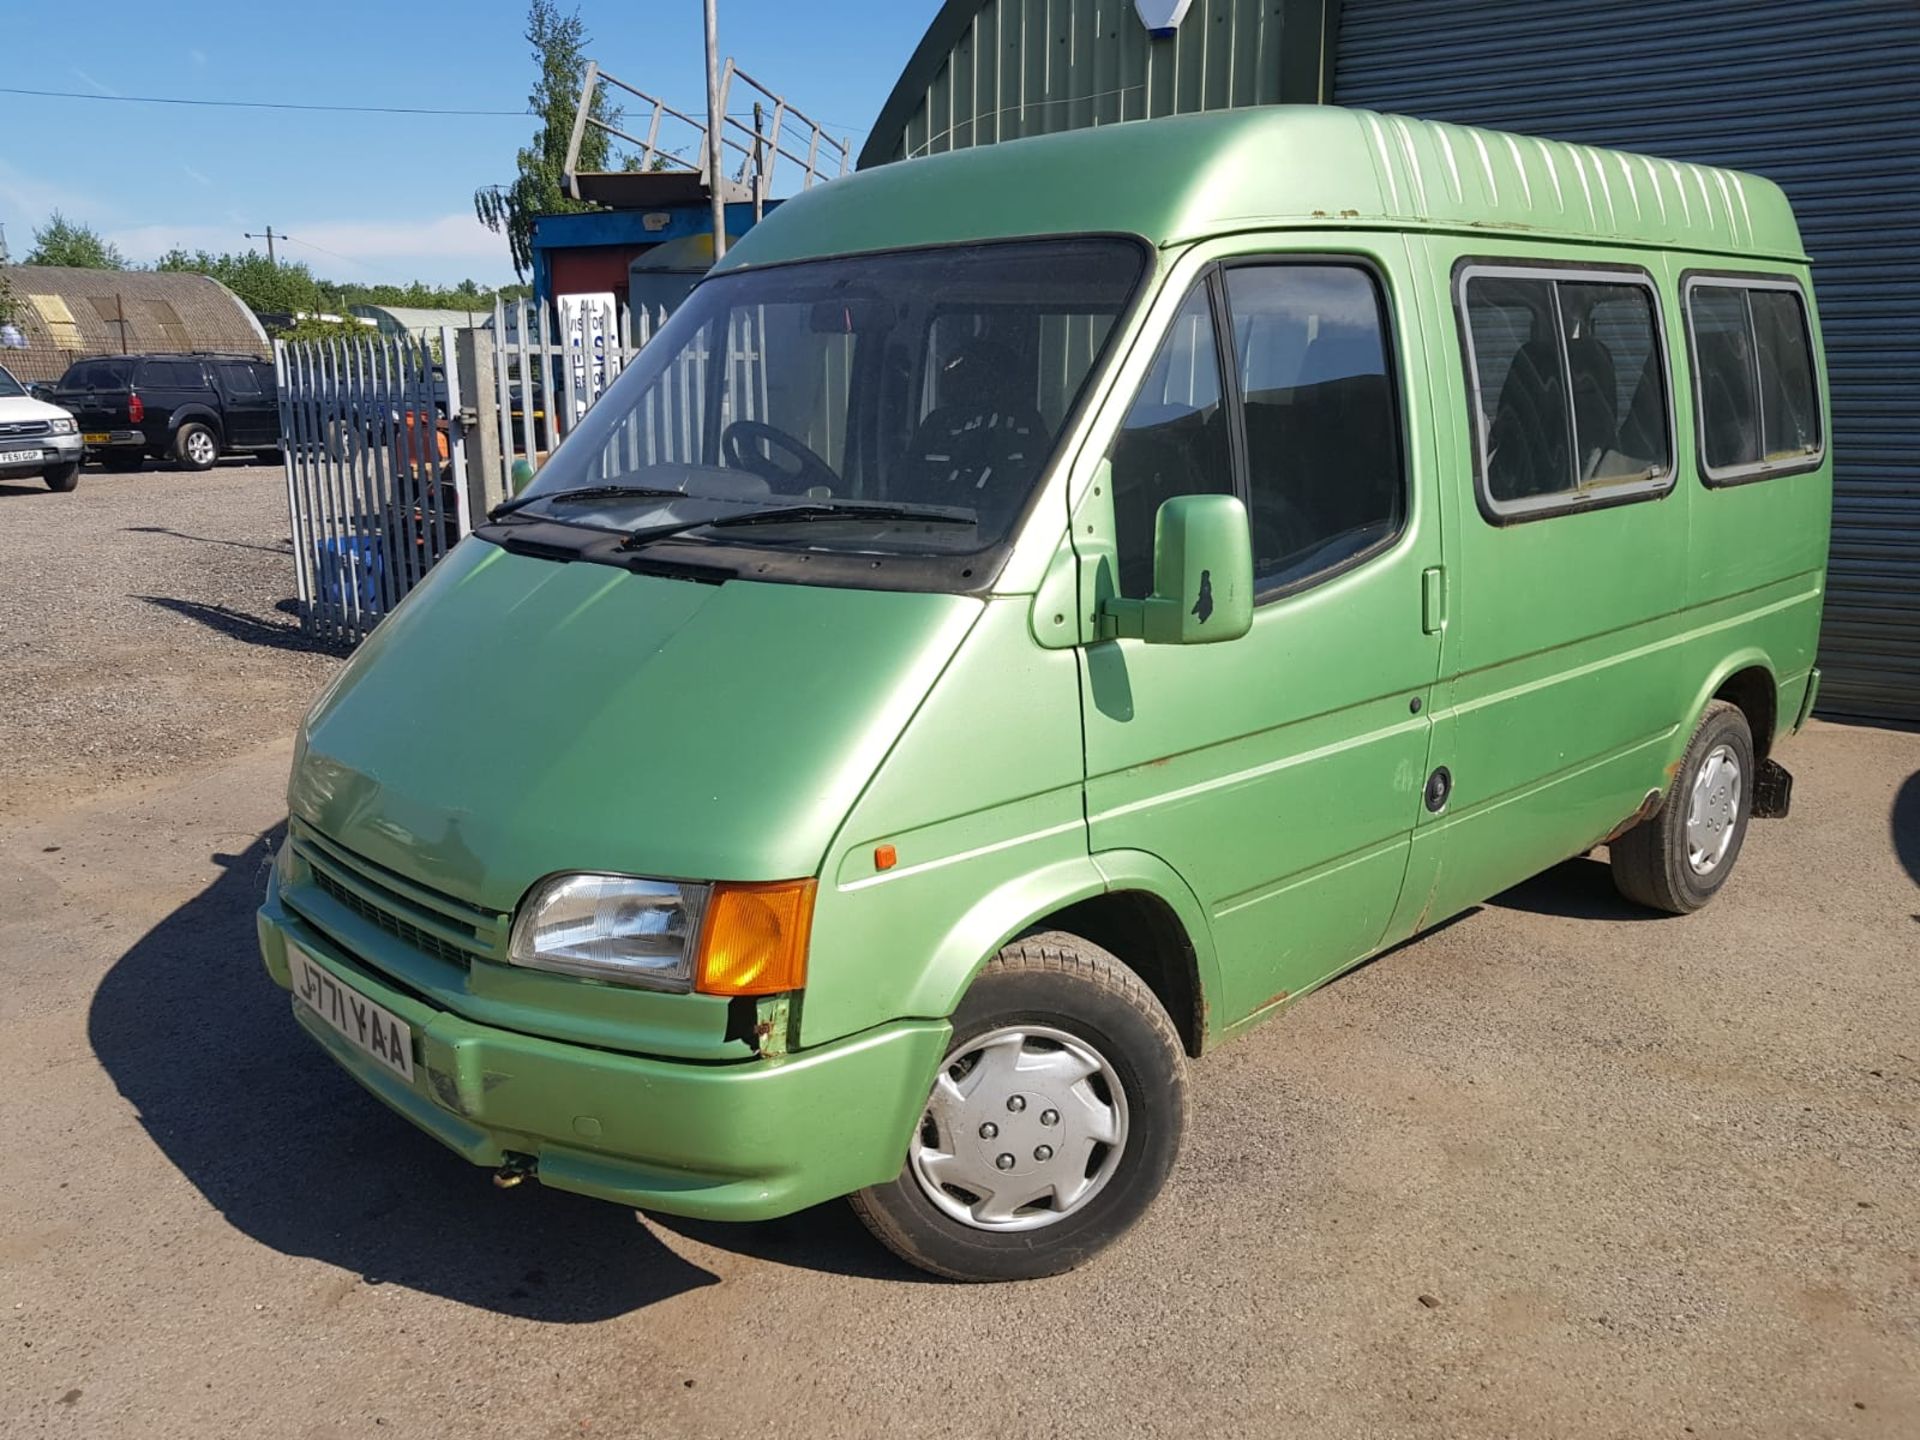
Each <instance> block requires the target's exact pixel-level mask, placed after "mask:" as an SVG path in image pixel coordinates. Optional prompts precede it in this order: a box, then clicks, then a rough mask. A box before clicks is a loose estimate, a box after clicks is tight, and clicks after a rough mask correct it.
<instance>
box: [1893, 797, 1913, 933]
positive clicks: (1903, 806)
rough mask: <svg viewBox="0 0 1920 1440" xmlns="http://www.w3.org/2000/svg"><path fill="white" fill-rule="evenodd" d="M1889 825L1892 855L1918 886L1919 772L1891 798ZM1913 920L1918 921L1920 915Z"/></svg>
mask: <svg viewBox="0 0 1920 1440" xmlns="http://www.w3.org/2000/svg"><path fill="white" fill-rule="evenodd" d="M1891 823H1892V826H1893V853H1894V854H1896V855H1898V856H1899V857H1900V864H1901V866H1902V868H1903V869H1905V870H1906V872H1907V878H1908V879H1910V880H1912V881H1913V883H1914V884H1916V885H1920V770H1916V771H1914V772H1913V774H1911V775H1909V776H1908V777H1907V780H1906V783H1905V784H1904V785H1902V786H1901V787H1900V791H1899V793H1898V794H1897V795H1895V796H1894V797H1893V815H1892V817H1891ZM1913 918H1914V919H1916V920H1920V915H1916V916H1914V917H1913Z"/></svg>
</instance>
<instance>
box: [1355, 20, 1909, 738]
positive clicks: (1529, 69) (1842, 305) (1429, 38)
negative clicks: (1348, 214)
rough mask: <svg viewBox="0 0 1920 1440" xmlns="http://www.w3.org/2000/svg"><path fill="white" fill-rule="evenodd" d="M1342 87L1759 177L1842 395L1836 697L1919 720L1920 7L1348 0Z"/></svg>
mask: <svg viewBox="0 0 1920 1440" xmlns="http://www.w3.org/2000/svg"><path fill="white" fill-rule="evenodd" d="M1338 46H1339V48H1338V52H1337V56H1336V66H1335V72H1334V99H1335V100H1336V101H1337V102H1338V103H1339V104H1342V105H1362V106H1367V107H1369V108H1371V109H1376V110H1389V111H1398V112H1401V113H1404V114H1410V115H1420V116H1426V117H1429V118H1432V119H1438V120H1451V121H1457V122H1459V123H1462V124H1469V125H1488V126H1493V127H1495V128H1497V129H1503V130H1518V131H1521V132H1523V133H1528V134H1536V135H1547V136H1552V137H1554V138H1557V139H1563V140H1576V141H1583V142H1585V143H1587V144H1592V145H1606V146H1615V147H1618V148H1621V149H1627V150H1641V151H1647V152H1651V153H1653V154H1656V155H1666V156H1671V157H1673V158H1674V159H1679V160H1694V161H1700V162H1703V163H1706V164H1710V165H1725V166H1731V167H1733V168H1735V169H1740V170H1751V171H1756V172H1758V173H1759V174H1762V175H1765V176H1767V177H1769V178H1770V179H1772V180H1775V181H1777V182H1778V183H1779V184H1780V185H1781V186H1782V187H1783V188H1784V189H1785V190H1786V192H1787V196H1788V198H1789V199H1791V200H1792V202H1793V207H1794V211H1795V213H1796V214H1797V215H1798V216H1799V219H1800V228H1801V233H1802V234H1803V236H1804V237H1805V239H1806V244H1807V249H1808V251H1809V253H1810V254H1811V255H1812V256H1813V260H1814V286H1815V289H1816V291H1817V293H1818V297H1819V303H1820V320H1821V326H1822V329H1823V331H1824V332H1825V339H1826V349H1827V364H1828V371H1829V378H1830V382H1831V385H1832V390H1833V395H1832V403H1833V454H1834V513H1833V551H1832V561H1831V569H1830V573H1829V577H1828V591H1827V609H1826V621H1825V625H1824V627H1823V630H1822V633H1821V638H1820V664H1821V667H1822V673H1823V683H1822V687H1821V692H1820V699H1821V708H1822V709H1823V710H1831V711H1834V712H1836V713H1841V714H1855V715H1875V716H1889V717H1897V718H1906V719H1917V718H1920V185H1917V184H1916V182H1915V177H1916V176H1920V5H1915V4H1914V3H1913V0H1821V3H1819V4H1817V5H1815V4H1810V3H1807V0H1689V3H1687V4H1685V5H1677V4H1674V3H1672V0H1561V3H1558V4H1553V5H1543V4H1541V3H1539V0H1344V3H1343V4H1342V6H1341V9H1340V31H1339V38H1338Z"/></svg>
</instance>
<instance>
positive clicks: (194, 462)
mask: <svg viewBox="0 0 1920 1440" xmlns="http://www.w3.org/2000/svg"><path fill="white" fill-rule="evenodd" d="M54 403H55V404H56V405H60V406H63V407H64V408H66V409H68V410H70V411H72V412H73V415H74V418H75V419H76V420H78V421H79V422H80V430H81V433H82V435H83V436H84V437H85V440H86V446H87V458H88V459H89V460H98V461H100V462H101V464H103V465H105V466H106V467H107V469H109V470H138V469H139V468H140V467H141V466H142V465H144V464H145V463H146V461H147V459H148V458H149V457H151V458H153V459H156V460H160V459H168V460H172V461H173V462H174V463H175V464H177V465H180V466H181V467H183V468H184V469H188V470H206V469H209V468H210V467H211V466H212V465H213V463H214V462H215V461H216V460H218V459H219V458H220V457H221V456H222V455H225V454H231V453H234V452H236V451H254V452H259V451H269V450H276V449H278V448H279V445H280V392H279V385H278V383H277V382H276V381H275V379H274V374H273V366H272V365H270V364H269V363H267V362H266V361H264V360H260V359H257V358H255V357H254V356H252V355H214V354H204V353H198V354H192V355H100V356H96V357H94V358H92V359H88V360H76V361H75V362H74V363H73V364H72V365H70V366H68V367H67V373H66V374H65V375H64V376H62V377H61V380H60V384H59V385H58V386H57V387H55V390H54Z"/></svg>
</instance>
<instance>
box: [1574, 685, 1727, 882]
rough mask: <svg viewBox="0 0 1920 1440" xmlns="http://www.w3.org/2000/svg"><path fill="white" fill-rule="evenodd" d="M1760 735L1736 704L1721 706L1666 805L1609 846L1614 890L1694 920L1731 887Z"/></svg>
mask: <svg viewBox="0 0 1920 1440" xmlns="http://www.w3.org/2000/svg"><path fill="white" fill-rule="evenodd" d="M1754 774H1755V770H1754V762H1753V732H1752V731H1751V730H1749V729H1748V728H1747V717H1746V716H1745V715H1743V714H1742V713H1741V712H1740V710H1739V708H1738V707H1737V706H1733V705H1729V704H1727V703H1726V702H1725V701H1724V700H1716V701H1714V702H1713V703H1712V704H1710V705H1708V706H1707V712H1706V714H1704V715H1703V716H1701V717H1700V725H1699V728H1698V729H1696V730H1695V731H1694V732H1693V740H1692V741H1691V742H1690V743H1689V744H1688V746H1687V752H1686V754H1685V755H1684V756H1682V757H1681V761H1680V768H1679V769H1678V770H1676V771H1675V772H1674V776H1673V783H1672V784H1671V785H1670V786H1668V787H1667V794H1666V800H1665V803H1663V804H1662V805H1661V807H1660V811H1659V813H1658V814H1657V815H1655V816H1654V817H1653V818H1652V819H1650V820H1643V821H1641V822H1640V823H1639V824H1638V825H1636V826H1634V827H1633V829H1631V830H1629V831H1628V832H1627V833H1626V834H1624V835H1622V836H1621V837H1620V838H1619V839H1617V840H1615V841H1614V842H1613V844H1612V846H1611V847H1609V858H1610V859H1611V861H1612V865H1613V883H1614V887H1615V888H1616V889H1618V890H1619V892H1620V893H1621V894H1622V895H1624V896H1625V897H1626V898H1627V899H1629V900H1632V901H1635V902H1636V903H1638V904H1641V905H1645V906H1647V907H1648V908H1650V909H1654V910H1664V911H1666V912H1667V913H1668V914H1669V915H1687V914H1691V913H1692V912H1693V911H1695V910H1698V909H1699V908H1700V907H1701V906H1702V905H1705V904H1706V903H1707V902H1708V901H1709V900H1711V899H1712V898H1713V897H1714V896H1715V895H1716V894H1718V893H1719V891H1720V887H1721V886H1722V885H1724V884H1726V883H1727V876H1728V875H1729V874H1731V873H1732V871H1733V865H1734V861H1736V860H1738V859H1739V858H1740V847H1741V845H1742V844H1743V843H1744V842H1745V841H1746V838H1747V820H1748V818H1749V817H1750V816H1751V815H1752V813H1753V779H1754Z"/></svg>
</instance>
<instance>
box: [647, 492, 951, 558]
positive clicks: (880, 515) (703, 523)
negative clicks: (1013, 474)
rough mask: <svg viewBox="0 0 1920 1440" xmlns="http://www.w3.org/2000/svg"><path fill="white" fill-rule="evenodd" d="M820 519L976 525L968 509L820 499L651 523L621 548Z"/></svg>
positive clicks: (807, 522) (805, 522)
mask: <svg viewBox="0 0 1920 1440" xmlns="http://www.w3.org/2000/svg"><path fill="white" fill-rule="evenodd" d="M823 520H851V521H860V520H926V521H931V522H932V523H934V524H936V525H976V524H978V523H979V520H978V517H977V516H975V515H973V514H971V513H970V512H965V511H960V510H952V509H947V508H945V507H943V506H939V505H888V504H874V505H846V504H841V505H836V504H833V503H832V502H830V501H825V500H820V501H814V502H812V503H810V504H805V505H773V506H769V507H768V508H767V509H764V510H749V511H747V512H746V513H744V514H741V515H721V516H719V517H717V518H715V519H711V520H687V521H682V522H679V523H676V524H672V525H653V526H648V527H646V528H644V529H640V530H635V531H634V532H633V533H632V534H631V535H629V536H627V538H626V542H625V544H624V545H623V546H622V547H621V548H622V549H628V548H631V547H633V546H635V545H644V544H646V543H648V542H649V541H653V540H664V539H666V538H667V537H668V536H671V535H681V534H684V533H685V532H687V531H689V530H725V529H731V528H734V527H738V526H745V525H795V524H801V525H803V524H809V523H813V522H817V521H823Z"/></svg>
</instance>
